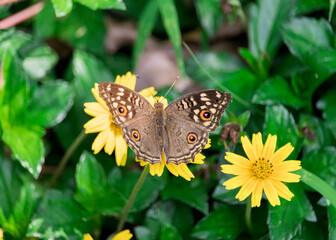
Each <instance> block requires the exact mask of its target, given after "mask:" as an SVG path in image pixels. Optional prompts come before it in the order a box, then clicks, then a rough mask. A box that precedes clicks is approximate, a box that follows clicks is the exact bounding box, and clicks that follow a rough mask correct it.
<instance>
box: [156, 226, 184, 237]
mask: <svg viewBox="0 0 336 240" xmlns="http://www.w3.org/2000/svg"><path fill="white" fill-rule="evenodd" d="M159 239H160V240H182V239H183V238H182V236H181V235H180V234H179V233H178V230H177V229H176V228H175V227H174V226H171V225H169V224H163V226H162V231H161V234H160V238H159Z"/></svg>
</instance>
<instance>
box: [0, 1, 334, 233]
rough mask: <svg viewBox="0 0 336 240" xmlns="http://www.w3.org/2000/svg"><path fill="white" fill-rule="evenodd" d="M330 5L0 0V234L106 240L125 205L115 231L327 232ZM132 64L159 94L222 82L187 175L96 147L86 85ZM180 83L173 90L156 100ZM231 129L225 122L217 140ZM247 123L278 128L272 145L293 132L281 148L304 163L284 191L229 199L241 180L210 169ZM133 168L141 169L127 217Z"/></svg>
mask: <svg viewBox="0 0 336 240" xmlns="http://www.w3.org/2000/svg"><path fill="white" fill-rule="evenodd" d="M334 5H335V1H333V0H330V2H329V1H326V0H323V1H314V0H309V1H305V0H296V1H293V0H257V1H247V0H241V1H239V0H222V1H218V0H194V1H186V0H176V1H173V0H137V1H132V0H109V1H106V0H87V1H85V0H51V1H42V2H37V1H31V0H26V1H18V2H17V1H15V0H14V1H3V2H2V1H0V18H1V19H2V20H0V29H1V30H0V61H1V63H0V67H1V69H0V137H1V140H0V143H1V144H0V230H3V237H4V239H33V238H34V239H83V236H84V234H86V233H90V234H91V236H92V237H93V238H94V239H108V238H109V239H111V236H112V234H113V233H115V232H116V231H117V229H118V227H117V226H118V222H119V220H120V218H121V216H125V217H126V216H127V219H126V225H125V226H124V227H123V229H129V230H130V231H131V232H132V233H133V239H140V240H145V239H249V238H251V239H336V217H335V216H336V191H335V188H336V177H335V176H336V147H335V143H336V130H335V129H336V110H335V102H334V101H335V96H336V82H335V74H334V73H335V72H336V45H335V42H336V41H335V32H334V28H335V23H336V22H335V19H336V18H335V17H334V16H333V8H334ZM20 19H21V20H20ZM172 53H174V54H172ZM172 56H173V57H172ZM128 71H131V72H133V73H135V72H137V73H138V74H139V77H138V79H137V84H138V85H141V86H143V87H150V86H154V87H155V90H157V91H158V94H157V95H158V96H161V95H164V94H165V93H166V92H167V90H168V88H169V87H170V85H171V83H172V82H173V81H174V80H175V78H176V77H177V75H180V78H181V79H179V80H177V84H176V85H177V86H178V87H176V89H183V91H185V92H191V91H192V90H193V89H200V88H207V89H220V90H222V91H225V92H230V93H231V94H232V97H233V102H232V104H230V106H229V108H228V110H227V111H226V112H225V114H224V115H223V117H222V119H221V120H222V121H221V123H222V124H221V126H220V127H218V128H217V130H216V131H215V132H214V133H213V134H211V135H210V138H211V148H209V149H205V150H204V151H203V152H202V153H203V155H205V159H204V164H189V165H188V167H189V169H190V171H191V172H192V174H189V175H188V176H189V177H183V175H181V176H182V177H181V176H179V177H176V176H174V175H173V174H171V173H170V172H169V171H168V170H164V172H163V174H162V176H152V175H148V176H146V175H145V171H148V167H145V168H143V167H142V166H140V165H139V163H138V162H136V161H135V154H134V153H133V152H132V151H131V150H128V152H127V162H126V166H117V164H116V161H115V160H114V159H115V155H114V154H112V155H108V154H106V153H105V152H104V151H101V152H100V153H98V154H93V151H92V143H93V141H94V139H95V137H96V134H88V135H85V133H84V128H83V125H84V124H85V123H86V122H88V121H89V120H90V119H91V117H90V116H88V115H87V114H86V113H85V112H84V105H83V104H84V103H88V102H95V101H96V99H95V98H94V95H93V94H92V92H91V89H92V88H94V87H95V85H94V84H95V83H100V82H103V81H107V82H114V81H115V78H116V76H117V75H123V74H126V73H127V72H128ZM147 76H148V77H149V78H150V77H152V79H151V80H152V81H151V82H147V83H146V81H145V80H146V79H145V78H146V77H147ZM166 76H169V77H168V78H169V81H168V82H163V81H164V80H163V79H167V77H166ZM181 86H182V87H181ZM137 90H141V89H137ZM153 91H154V90H153ZM155 93H156V92H155ZM182 95H183V93H182V92H181V91H179V90H171V91H170V92H169V93H168V95H167V97H166V98H167V99H168V100H169V102H170V101H172V100H173V99H176V98H177V97H179V96H182ZM333 99H334V100H333ZM227 123H230V124H231V125H227ZM232 124H235V126H238V128H233V129H231V128H230V126H231V127H232ZM229 130H231V134H233V135H229V136H228V137H226V138H225V136H224V138H223V135H225V134H224V133H225V131H229ZM223 131H224V133H223ZM232 131H233V132H232ZM258 132H261V133H263V140H264V142H265V141H266V138H267V135H268V134H272V135H276V136H277V149H278V148H280V147H282V146H284V145H285V144H287V143H291V145H292V146H293V147H294V150H293V152H292V153H291V155H290V156H289V157H288V159H292V160H301V165H302V168H303V169H302V170H300V171H297V172H295V173H296V174H299V175H300V176H301V182H299V183H290V184H287V186H288V187H289V189H290V191H291V192H292V193H293V194H294V197H293V198H292V199H291V201H286V200H284V199H282V198H281V204H280V205H279V206H274V207H273V206H271V205H270V204H269V203H268V201H267V198H266V196H265V195H264V196H263V200H262V202H261V206H260V207H256V208H251V202H250V200H249V199H248V200H245V201H242V202H240V201H239V200H237V199H236V198H235V196H236V194H237V193H238V189H234V190H227V189H226V188H225V187H224V186H223V182H225V181H226V180H228V179H229V178H231V177H232V175H228V174H224V173H222V172H221V167H220V166H221V165H222V164H228V162H227V161H226V160H225V158H224V157H225V155H226V152H228V151H229V152H234V153H236V154H239V155H242V156H245V153H244V150H243V148H242V145H241V141H240V138H238V136H245V135H246V136H248V137H249V138H250V139H251V138H252V134H253V133H258ZM230 136H231V137H230ZM117 147H118V145H117ZM115 151H116V150H115ZM118 165H120V164H118ZM121 165H123V164H121ZM143 169H144V170H143ZM139 179H142V180H143V181H144V182H141V181H140V182H141V183H142V186H141V184H140V185H139V186H140V190H139V192H138V193H137V194H136V193H135V195H134V196H133V197H135V199H134V202H133V203H132V202H131V203H132V204H130V205H129V207H130V209H129V213H128V215H127V214H126V215H125V211H124V210H125V205H127V204H128V203H130V201H129V199H130V198H131V193H132V194H134V191H132V190H134V186H135V185H136V183H139ZM188 180H189V181H188ZM122 225H123V224H121V225H119V227H120V226H122ZM119 230H121V229H118V231H119ZM1 234H2V231H0V239H1V238H2V236H1Z"/></svg>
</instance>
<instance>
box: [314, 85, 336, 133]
mask: <svg viewBox="0 0 336 240" xmlns="http://www.w3.org/2000/svg"><path fill="white" fill-rule="evenodd" d="M335 94H336V90H335V89H330V90H329V91H327V92H326V93H325V94H324V95H323V97H322V98H321V99H320V100H318V102H317V104H316V106H317V108H318V109H320V110H322V112H323V115H322V116H323V118H324V119H325V122H326V124H327V125H328V126H329V129H330V131H331V132H332V134H333V135H334V137H336V130H335V129H336V109H335V108H334V107H333V103H334V99H335Z"/></svg>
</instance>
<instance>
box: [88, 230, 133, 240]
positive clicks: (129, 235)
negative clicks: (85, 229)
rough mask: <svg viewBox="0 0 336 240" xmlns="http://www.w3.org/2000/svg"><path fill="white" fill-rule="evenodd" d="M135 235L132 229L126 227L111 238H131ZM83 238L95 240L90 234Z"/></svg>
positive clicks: (126, 239)
mask: <svg viewBox="0 0 336 240" xmlns="http://www.w3.org/2000/svg"><path fill="white" fill-rule="evenodd" d="M132 237H133V234H132V233H131V232H130V230H128V229H126V230H124V231H121V232H120V233H118V234H116V235H115V236H114V237H113V238H112V239H111V240H130V239H131V238H132ZM83 240H93V238H92V237H91V235H90V234H88V233H86V234H84V238H83Z"/></svg>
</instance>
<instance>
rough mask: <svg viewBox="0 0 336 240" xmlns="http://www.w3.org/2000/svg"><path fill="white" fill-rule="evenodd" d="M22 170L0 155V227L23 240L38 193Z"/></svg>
mask: <svg viewBox="0 0 336 240" xmlns="http://www.w3.org/2000/svg"><path fill="white" fill-rule="evenodd" d="M21 170H22V168H20V167H19V165H18V164H16V163H15V162H13V161H11V160H7V159H5V158H3V157H2V156H1V155H0V192H1V194H0V226H1V227H2V229H3V230H4V231H5V232H6V233H9V234H10V235H11V236H13V237H16V238H17V239H23V238H24V236H25V233H26V228H27V226H28V224H29V222H30V218H31V216H32V213H33V211H34V209H35V205H36V203H37V200H38V193H37V191H36V189H35V187H34V185H33V184H31V182H30V178H31V177H30V176H29V177H30V178H27V177H26V176H25V175H24V174H23V172H22V171H21Z"/></svg>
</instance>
